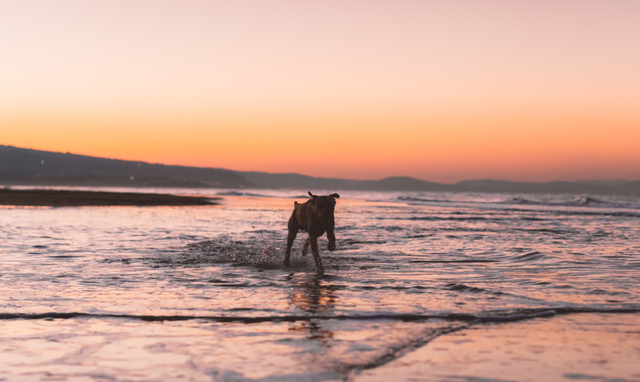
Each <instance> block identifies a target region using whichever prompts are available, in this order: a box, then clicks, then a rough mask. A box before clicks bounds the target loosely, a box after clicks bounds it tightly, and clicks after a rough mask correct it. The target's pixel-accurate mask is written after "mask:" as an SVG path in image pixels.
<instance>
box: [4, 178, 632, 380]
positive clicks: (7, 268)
mask: <svg viewBox="0 0 640 382" xmlns="http://www.w3.org/2000/svg"><path fill="white" fill-rule="evenodd" d="M68 191H74V190H68ZM75 191H79V190H75ZM82 191H87V190H82ZM93 191H99V192H114V191H126V190H121V189H118V190H104V189H95V190H93ZM130 191H138V190H130ZM139 191H142V192H144V193H147V194H148V193H153V192H156V193H169V194H180V195H186V196H193V197H197V196H199V197H202V198H204V199H208V200H210V199H215V198H219V199H216V201H217V204H215V205H214V204H212V205H209V206H181V207H172V208H163V207H159V206H156V207H154V206H147V207H139V206H135V207H134V206H129V207H127V206H124V207H121V208H102V207H95V206H94V207H91V206H88V207H57V208H51V207H50V206H42V207H37V206H35V207H34V206H28V207H24V206H3V207H0V214H1V216H2V219H1V220H0V222H1V226H0V235H1V236H0V251H1V252H2V258H3V261H2V262H1V263H0V275H1V276H0V287H1V288H2V291H3V293H2V295H1V296H0V304H1V305H2V310H1V311H0V334H1V335H0V355H1V357H0V378H5V379H7V380H69V381H73V380H96V381H100V380H114V381H120V380H122V381H124V380H127V381H129V380H134V381H135V380H137V381H253V380H260V381H345V380H346V381H386V380H396V381H554V380H557V381H571V380H594V381H612V380H615V381H637V380H640V368H639V367H638V366H637V365H639V364H640V347H638V345H637V344H638V342H639V341H638V340H639V339H640V338H638V333H640V304H638V301H640V288H639V286H640V284H639V283H640V281H638V280H639V278H638V269H639V268H638V267H639V266H640V260H639V256H640V245H638V244H637V243H640V237H639V236H638V235H640V229H638V228H640V200H638V199H637V198H636V197H633V196H629V197H625V198H621V197H619V196H617V197H608V196H601V195H590V196H589V197H590V198H589V199H586V198H585V197H584V196H582V195H555V196H554V195H542V196H541V195H511V194H454V193H402V192H377V193H365V192H340V191H339V193H340V194H341V198H340V199H339V200H338V204H337V206H336V236H337V249H336V251H334V252H329V251H327V249H326V248H327V241H326V238H321V240H320V241H319V246H320V248H321V252H320V253H321V258H322V261H323V264H324V267H325V270H326V274H324V275H317V274H315V267H314V265H313V260H312V259H311V256H309V255H307V256H301V255H300V249H301V247H302V244H303V242H304V238H305V235H304V233H303V232H302V233H300V234H299V237H298V239H297V240H296V242H295V243H294V249H293V254H292V259H291V262H292V266H291V267H290V268H285V267H284V266H283V265H282V261H283V247H284V244H285V238H286V224H287V220H288V218H289V216H290V214H291V211H292V209H293V202H294V201H298V202H302V201H304V200H306V197H305V191H301V190H282V191H277V190H250V191H241V190H202V189H182V190H177V189H176V190H166V189H140V190H139ZM332 192H333V191H332ZM318 194H323V193H321V192H318ZM581 201H587V202H588V203H582V202H581Z"/></svg>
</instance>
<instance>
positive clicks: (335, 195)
mask: <svg viewBox="0 0 640 382" xmlns="http://www.w3.org/2000/svg"><path fill="white" fill-rule="evenodd" d="M329 196H331V197H333V198H335V199H338V198H339V197H340V195H338V194H331V195H329Z"/></svg>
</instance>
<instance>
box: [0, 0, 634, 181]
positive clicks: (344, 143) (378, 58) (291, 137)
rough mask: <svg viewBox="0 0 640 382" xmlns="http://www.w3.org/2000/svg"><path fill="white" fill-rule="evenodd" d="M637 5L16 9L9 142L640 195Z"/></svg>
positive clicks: (5, 100) (11, 26)
mask: <svg viewBox="0 0 640 382" xmlns="http://www.w3.org/2000/svg"><path fill="white" fill-rule="evenodd" d="M638 16H640V2H636V1H588V0H587V1H585V0H580V1H562V0H560V1H482V2H479V1H445V2H432V1H398V2H389V1H323V2H306V1H269V2H259V1H232V2H228V1H225V2H223V1H189V2H177V1H135V2H131V1H68V0H67V1H65V0H62V1H56V2H51V1H43V0H33V1H28V2H25V1H12V0H10V1H6V2H4V3H3V10H2V12H1V13H0V46H2V47H3V51H4V52H5V54H4V55H3V59H2V60H0V83H1V84H2V85H1V86H0V144H5V145H14V146H19V147H29V148H35V149H42V150H52V151H63V152H67V151H68V152H74V153H79V154H86V155H95V156H104V157H112V158H120V159H131V160H143V161H148V162H159V163H166V164H182V165H195V166H207V167H209V166H210V167H224V168H229V169H236V170H255V171H268V172H298V173H303V174H308V175H314V176H325V177H344V178H356V179H376V178H382V177H386V176H398V175H408V176H414V177H417V178H420V179H424V180H431V181H439V182H455V181H459V180H464V179H474V178H499V179H506V180H520V181H525V180H529V181H549V180H558V179H562V180H578V179H595V178H597V179H605V180H607V179H628V180H637V179H640V150H638V149H637V146H638V142H640V106H639V105H640V70H638V68H640V49H638V47H639V46H640V23H639V22H638Z"/></svg>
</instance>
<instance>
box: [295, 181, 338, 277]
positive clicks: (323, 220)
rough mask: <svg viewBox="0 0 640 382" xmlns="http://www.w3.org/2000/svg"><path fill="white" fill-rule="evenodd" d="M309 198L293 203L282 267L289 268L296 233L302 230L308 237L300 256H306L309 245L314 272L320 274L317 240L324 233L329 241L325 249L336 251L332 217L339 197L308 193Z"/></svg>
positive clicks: (320, 261)
mask: <svg viewBox="0 0 640 382" xmlns="http://www.w3.org/2000/svg"><path fill="white" fill-rule="evenodd" d="M309 196H311V199H309V200H307V201H306V202H304V203H298V202H293V213H292V214H291V217H290V218H289V225H288V228H289V234H288V235H287V251H286V252H285V255H284V265H285V267H288V266H289V257H290V256H291V246H292V245H293V241H294V240H295V239H296V235H297V234H298V231H300V230H303V231H305V232H307V233H308V234H309V237H308V238H307V241H305V242H304V246H303V247H302V255H303V256H304V255H306V254H307V251H308V249H309V245H311V252H312V253H313V261H314V262H315V264H316V272H317V273H320V274H322V273H324V268H323V267H322V260H320V252H318V238H319V237H320V236H322V235H324V233H325V232H326V233H327V239H329V245H328V246H327V249H328V250H329V251H333V250H335V249H336V235H335V234H334V232H333V230H334V228H335V219H334V216H333V215H334V210H335V207H336V199H337V198H339V197H340V195H338V194H331V195H328V196H318V195H313V194H312V193H311V191H309Z"/></svg>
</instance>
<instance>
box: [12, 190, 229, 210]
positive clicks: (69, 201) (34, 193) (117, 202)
mask: <svg viewBox="0 0 640 382" xmlns="http://www.w3.org/2000/svg"><path fill="white" fill-rule="evenodd" d="M216 199H220V198H207V197H201V196H178V195H169V194H146V193H134V192H102V191H100V192H97V191H62V190H11V189H4V190H0V205H4V206H49V207H82V206H204V205H213V204H217V203H216V202H215V200H216Z"/></svg>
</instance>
